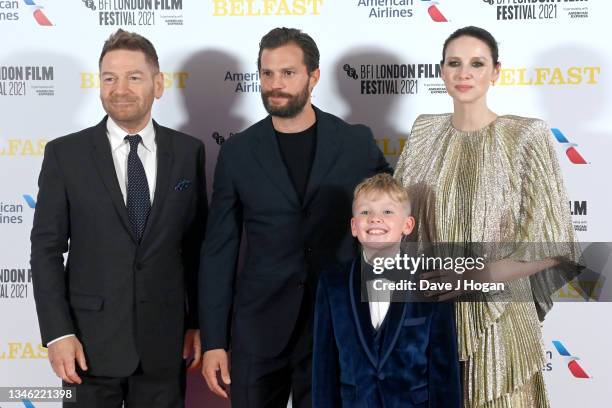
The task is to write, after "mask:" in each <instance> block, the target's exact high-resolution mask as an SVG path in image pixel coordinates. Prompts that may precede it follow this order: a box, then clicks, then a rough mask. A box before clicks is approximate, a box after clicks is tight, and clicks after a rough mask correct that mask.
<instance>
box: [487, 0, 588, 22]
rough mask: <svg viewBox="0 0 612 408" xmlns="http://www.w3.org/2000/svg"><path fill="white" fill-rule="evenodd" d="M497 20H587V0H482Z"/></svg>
mask: <svg viewBox="0 0 612 408" xmlns="http://www.w3.org/2000/svg"><path fill="white" fill-rule="evenodd" d="M482 1H483V3H486V4H488V5H489V6H491V7H492V8H493V9H494V10H495V18H496V20H498V21H528V20H532V21H533V20H536V21H542V22H544V21H553V22H556V21H559V20H563V21H588V19H589V17H590V16H589V0H482Z"/></svg>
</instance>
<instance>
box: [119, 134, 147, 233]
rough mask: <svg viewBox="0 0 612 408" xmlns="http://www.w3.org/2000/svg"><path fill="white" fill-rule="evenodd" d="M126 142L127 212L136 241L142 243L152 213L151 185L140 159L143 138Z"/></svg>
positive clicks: (137, 137) (126, 138)
mask: <svg viewBox="0 0 612 408" xmlns="http://www.w3.org/2000/svg"><path fill="white" fill-rule="evenodd" d="M125 140H127V141H128V143H129V144H130V154H129V155H128V165H127V211H128V218H129V220H130V226H131V227H132V231H133V232H134V235H136V239H137V240H138V242H140V239H141V238H142V234H143V233H144V229H145V226H146V225H147V218H148V217H149V212H150V211H151V199H150V195H149V183H148V182H147V175H146V173H145V170H144V166H143V165H142V162H141V161H140V158H139V157H138V145H139V144H140V141H141V140H142V138H141V137H140V135H133V136H130V135H128V136H126V137H125Z"/></svg>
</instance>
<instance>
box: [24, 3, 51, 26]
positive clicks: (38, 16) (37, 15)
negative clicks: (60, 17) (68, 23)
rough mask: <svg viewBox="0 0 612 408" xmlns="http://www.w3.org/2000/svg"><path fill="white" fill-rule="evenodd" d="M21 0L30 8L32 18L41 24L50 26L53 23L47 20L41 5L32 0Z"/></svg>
mask: <svg viewBox="0 0 612 408" xmlns="http://www.w3.org/2000/svg"><path fill="white" fill-rule="evenodd" d="M23 2H24V3H25V4H26V6H28V7H29V8H30V9H31V10H32V14H33V15H34V20H36V22H37V23H38V25H41V26H52V25H53V23H51V21H49V19H48V18H47V16H46V15H45V13H44V12H43V11H42V9H43V7H42V6H39V5H37V4H36V3H34V0H23Z"/></svg>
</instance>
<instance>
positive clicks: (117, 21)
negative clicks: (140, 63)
mask: <svg viewBox="0 0 612 408" xmlns="http://www.w3.org/2000/svg"><path fill="white" fill-rule="evenodd" d="M81 2H82V3H83V6H84V7H87V8H88V9H89V10H91V11H92V13H95V15H96V20H97V23H98V25H99V26H116V27H126V26H127V27H138V26H141V27H142V26H144V27H147V26H148V27H155V26H159V25H162V26H163V25H166V26H182V25H183V0H81Z"/></svg>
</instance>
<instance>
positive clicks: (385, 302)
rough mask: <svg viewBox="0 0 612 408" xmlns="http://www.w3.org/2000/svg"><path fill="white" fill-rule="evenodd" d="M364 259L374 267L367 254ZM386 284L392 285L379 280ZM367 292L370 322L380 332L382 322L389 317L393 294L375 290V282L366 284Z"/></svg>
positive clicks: (387, 291)
mask: <svg viewBox="0 0 612 408" xmlns="http://www.w3.org/2000/svg"><path fill="white" fill-rule="evenodd" d="M362 259H364V260H365V262H367V263H368V264H370V265H372V263H371V262H369V260H368V258H367V257H366V255H365V253H362ZM379 280H380V281H382V282H385V283H391V281H389V280H388V279H379ZM366 290H367V293H368V306H369V307H370V321H371V322H372V327H374V329H375V330H378V328H379V327H380V325H381V324H382V322H383V321H384V320H385V316H387V312H388V311H389V304H390V303H391V292H390V291H389V290H376V289H374V280H369V281H367V282H366Z"/></svg>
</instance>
